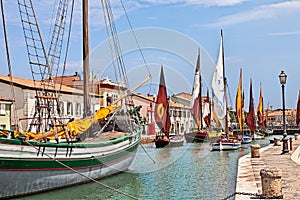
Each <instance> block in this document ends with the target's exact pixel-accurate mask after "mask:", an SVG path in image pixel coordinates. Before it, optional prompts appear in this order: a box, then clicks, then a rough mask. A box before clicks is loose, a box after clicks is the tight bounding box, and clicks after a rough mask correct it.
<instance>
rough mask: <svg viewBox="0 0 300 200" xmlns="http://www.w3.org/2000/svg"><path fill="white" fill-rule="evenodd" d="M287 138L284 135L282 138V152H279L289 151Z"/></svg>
mask: <svg viewBox="0 0 300 200" xmlns="http://www.w3.org/2000/svg"><path fill="white" fill-rule="evenodd" d="M288 140H289V139H288V138H286V137H284V138H283V139H282V152H281V154H285V153H288V152H289V147H288Z"/></svg>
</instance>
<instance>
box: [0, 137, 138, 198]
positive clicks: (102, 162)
mask: <svg viewBox="0 0 300 200" xmlns="http://www.w3.org/2000/svg"><path fill="white" fill-rule="evenodd" d="M139 142H140V136H139V134H136V135H135V136H133V137H124V139H121V140H120V138H119V139H116V140H112V141H107V142H102V143H90V144H84V143H81V144H82V147H80V145H81V144H79V145H77V146H75V144H73V145H74V147H73V148H66V147H65V146H64V147H58V148H57V147H51V145H50V146H47V147H45V148H44V147H34V146H32V145H26V144H21V145H20V144H9V143H3V142H2V141H1V142H0V161H1V162H0V177H1V180H5V181H1V182H0V188H1V190H0V199H1V198H11V197H16V196H23V195H26V194H32V193H38V192H42V191H47V190H53V189H57V188H62V187H66V186H71V185H75V184H80V183H84V182H89V181H92V179H100V178H103V177H105V176H109V175H112V174H116V173H119V172H122V171H125V170H127V169H128V167H129V166H130V164H131V163H132V161H133V159H134V157H135V153H136V150H137V147H138V145H139ZM99 144H100V145H99Z"/></svg>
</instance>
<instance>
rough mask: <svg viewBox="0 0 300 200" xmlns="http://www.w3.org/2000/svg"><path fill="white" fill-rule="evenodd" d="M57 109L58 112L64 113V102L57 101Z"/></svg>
mask: <svg viewBox="0 0 300 200" xmlns="http://www.w3.org/2000/svg"><path fill="white" fill-rule="evenodd" d="M59 110H60V114H61V115H64V114H65V107H64V102H62V101H61V102H59Z"/></svg>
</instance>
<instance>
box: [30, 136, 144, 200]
mask: <svg viewBox="0 0 300 200" xmlns="http://www.w3.org/2000/svg"><path fill="white" fill-rule="evenodd" d="M25 142H26V143H27V144H28V145H30V146H32V147H33V148H34V149H36V150H37V151H38V152H39V149H38V148H37V147H36V146H34V145H32V144H30V143H29V142H28V141H26V140H25ZM43 154H44V155H45V156H47V157H48V158H50V159H51V160H53V161H54V162H57V163H59V164H60V165H62V166H64V167H65V168H67V169H69V170H71V171H73V172H75V173H76V174H79V175H80V176H82V177H84V178H87V179H89V180H90V181H92V182H94V183H97V184H98V185H101V186H103V187H105V188H108V189H110V190H113V191H115V192H117V193H119V194H122V195H124V196H127V197H129V198H131V199H138V198H137V197H134V196H132V195H130V194H127V193H125V192H123V191H120V190H118V189H116V188H113V187H111V186H109V185H106V184H104V183H102V182H100V181H97V180H96V179H94V178H91V177H89V176H86V175H84V174H83V173H81V172H79V171H77V170H75V169H73V168H72V167H70V166H68V165H66V164H64V163H63V162H61V161H59V160H57V159H55V158H54V157H52V156H50V155H49V154H47V153H45V152H44V153H43Z"/></svg>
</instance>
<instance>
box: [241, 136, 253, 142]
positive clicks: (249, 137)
mask: <svg viewBox="0 0 300 200" xmlns="http://www.w3.org/2000/svg"><path fill="white" fill-rule="evenodd" d="M251 142H252V135H248V134H244V135H243V137H242V144H249V143H251Z"/></svg>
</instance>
